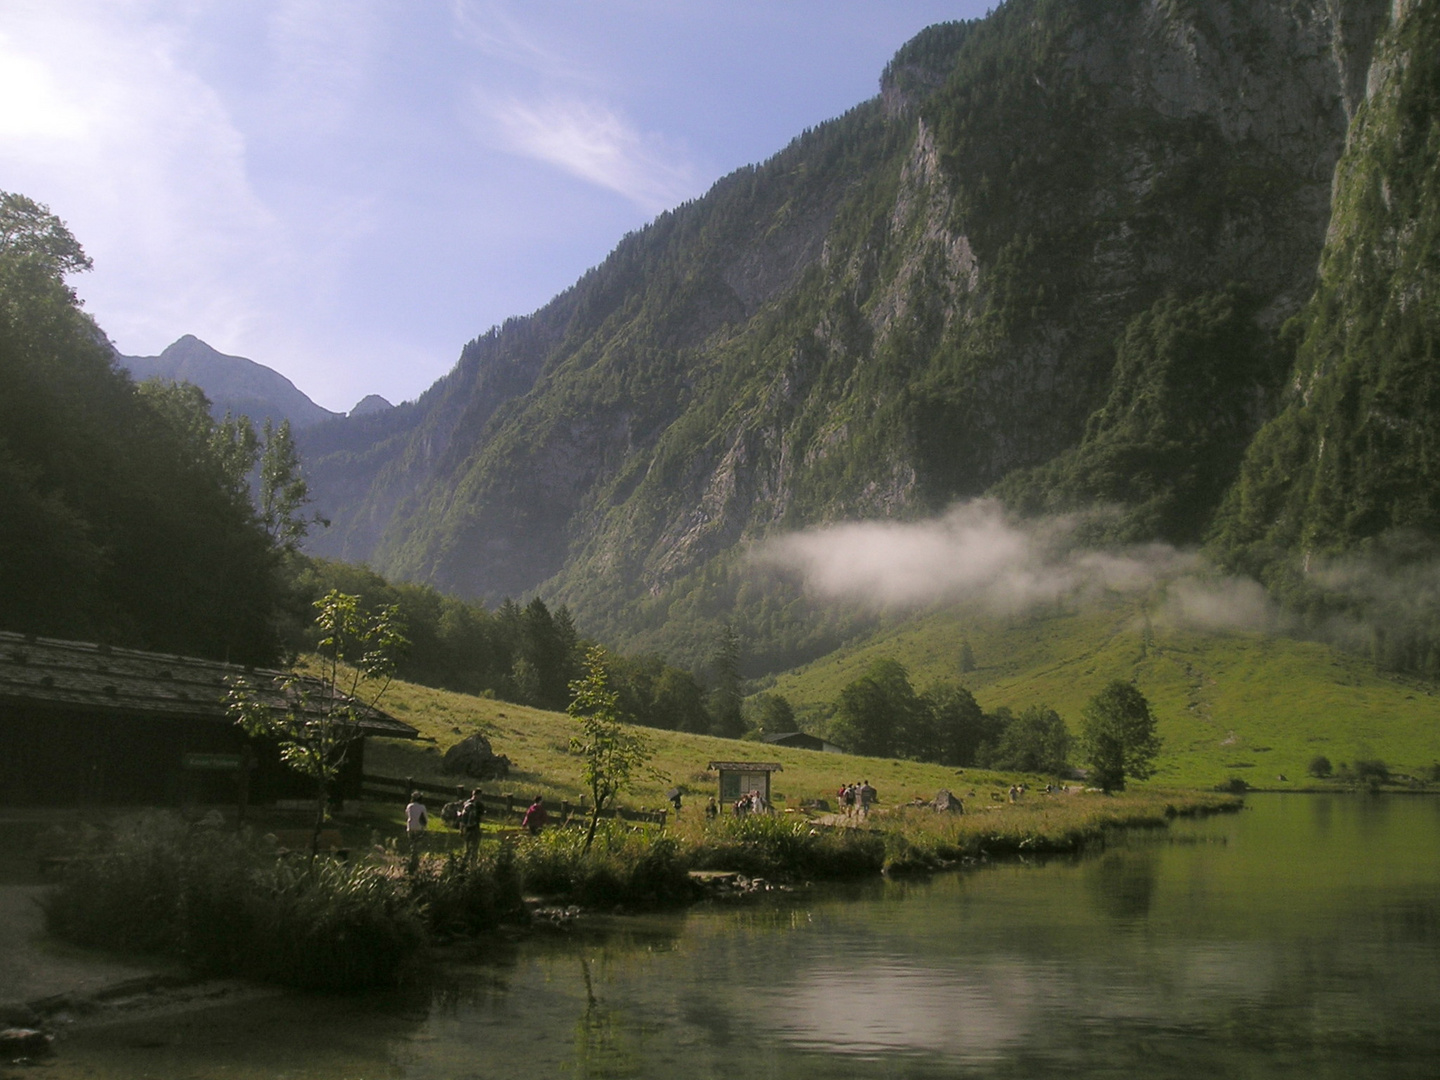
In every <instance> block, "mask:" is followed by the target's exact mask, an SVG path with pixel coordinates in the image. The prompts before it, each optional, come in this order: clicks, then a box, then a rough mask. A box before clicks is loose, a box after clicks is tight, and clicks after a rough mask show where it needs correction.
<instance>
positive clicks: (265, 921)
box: [45, 813, 425, 990]
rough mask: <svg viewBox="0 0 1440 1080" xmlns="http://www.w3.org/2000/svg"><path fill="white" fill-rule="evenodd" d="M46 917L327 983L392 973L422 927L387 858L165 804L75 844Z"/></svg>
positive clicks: (211, 960)
mask: <svg viewBox="0 0 1440 1080" xmlns="http://www.w3.org/2000/svg"><path fill="white" fill-rule="evenodd" d="M45 916H46V924H47V927H48V928H49V930H50V932H51V933H53V934H55V935H56V936H57V937H61V938H64V939H66V940H69V941H73V942H76V943H78V944H82V945H91V946H99V947H104V948H110V949H118V950H123V951H133V952H145V953H158V954H163V955H170V956H174V957H177V958H179V959H181V960H184V961H185V962H186V963H187V964H188V965H190V966H191V967H192V968H194V969H195V970H197V971H200V972H206V973H236V974H242V975H247V976H251V977H254V978H258V979H263V980H266V981H271V982H279V983H282V984H285V985H288V986H296V987H301V988H306V989H324V990H339V989H354V988H359V987H365V986H376V985H382V984H386V983H392V982H394V981H395V980H396V979H397V978H398V976H399V974H400V972H401V970H402V968H403V966H404V965H405V963H406V961H407V960H408V959H409V958H410V957H412V956H413V955H414V954H415V952H416V949H417V947H418V946H419V945H420V943H421V942H422V941H423V940H424V936H425V927H424V924H423V922H422V918H421V911H420V909H419V908H418V907H417V905H416V904H415V903H414V900H413V898H412V897H411V896H410V894H409V890H408V886H406V885H405V883H404V882H402V881H398V880H397V879H396V878H395V877H394V876H392V875H390V874H388V873H387V872H386V871H385V869H384V868H383V867H380V866H376V865H372V864H367V863H359V864H355V865H349V864H345V863H338V862H332V861H328V860H319V861H316V862H314V863H311V862H309V861H308V860H299V861H295V860H290V859H284V858H278V857H276V855H275V853H274V852H273V851H272V850H270V849H269V848H268V847H267V846H266V845H264V844H263V843H261V842H259V841H256V840H254V839H253V838H251V837H249V836H248V835H245V834H235V833H225V832H222V831H219V830H214V829H198V828H195V827H193V826H189V825H186V824H185V823H184V822H183V821H181V820H180V819H179V818H177V817H174V816H172V815H166V814H162V813H149V814H142V815H139V816H137V817H134V818H130V819H126V820H124V821H121V822H120V823H119V824H118V825H117V827H116V829H115V831H114V833H113V836H112V837H111V839H110V841H109V842H108V843H107V844H104V845H103V846H97V847H96V848H93V849H91V850H86V851H81V852H80V853H79V855H78V857H77V858H76V859H74V860H73V861H72V863H71V865H70V866H69V868H68V869H67V871H66V873H65V876H64V878H63V880H62V882H61V884H60V886H59V888H57V889H55V890H53V891H51V892H50V893H49V894H48V895H47V896H46V899H45Z"/></svg>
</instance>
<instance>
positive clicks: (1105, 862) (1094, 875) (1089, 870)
mask: <svg viewBox="0 0 1440 1080" xmlns="http://www.w3.org/2000/svg"><path fill="white" fill-rule="evenodd" d="M1083 873H1084V876H1085V885H1086V888H1087V889H1088V890H1089V893H1090V899H1091V902H1092V903H1094V905H1095V910H1097V911H1099V912H1100V913H1101V914H1102V915H1105V916H1106V917H1107V918H1111V919H1114V920H1115V921H1116V922H1121V923H1130V922H1135V921H1137V920H1140V919H1143V918H1145V916H1147V915H1148V914H1150V905H1151V903H1152V902H1153V900H1154V897H1155V886H1156V882H1157V880H1158V877H1159V873H1160V863H1159V858H1158V857H1157V856H1156V854H1155V852H1154V851H1152V850H1148V849H1145V848H1140V849H1137V850H1124V849H1122V850H1119V851H1113V850H1112V851H1105V852H1104V853H1103V854H1101V855H1100V856H1099V857H1098V858H1095V859H1093V860H1091V861H1090V863H1089V864H1088V865H1087V866H1086V867H1085V869H1084V871H1083Z"/></svg>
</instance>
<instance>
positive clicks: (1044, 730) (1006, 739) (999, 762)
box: [982, 705, 1070, 776]
mask: <svg viewBox="0 0 1440 1080" xmlns="http://www.w3.org/2000/svg"><path fill="white" fill-rule="evenodd" d="M1069 758H1070V730H1069V729H1068V728H1067V727H1066V726H1065V721H1064V720H1062V719H1061V718H1060V714H1059V713H1057V712H1056V711H1055V710H1054V709H1051V708H1048V707H1046V706H1044V705H1031V706H1029V707H1028V708H1026V709H1025V710H1024V711H1022V712H1021V713H1020V715H1019V716H1016V717H1014V718H1013V719H1011V720H1010V721H1009V723H1007V724H1006V725H1005V728H1004V730H1003V731H1002V732H1001V733H1000V738H999V740H998V741H997V743H996V744H995V748H994V750H993V751H991V752H990V753H989V754H988V755H987V757H986V760H984V761H983V762H982V764H983V765H985V766H986V767H987V768H991V769H1010V770H1014V771H1016V772H1027V773H1041V774H1044V775H1049V776H1059V775H1062V774H1063V773H1065V771H1066V770H1067V769H1068V767H1069Z"/></svg>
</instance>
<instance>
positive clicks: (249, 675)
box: [0, 631, 419, 739]
mask: <svg viewBox="0 0 1440 1080" xmlns="http://www.w3.org/2000/svg"><path fill="white" fill-rule="evenodd" d="M285 675H286V673H285V672H281V671H273V670H270V669H267V668H245V667H241V666H240V665H238V664H224V663H221V662H219V661H217V660H200V659H197V658H196V657H193V656H173V655H170V654H168V653H153V652H143V651H141V650H139V649H122V648H117V647H114V646H110V645H97V644H93V643H88V642H81V641H61V640H59V639H56V638H44V637H35V636H32V635H26V634H16V633H11V632H8V631H0V705H4V704H12V705H13V704H33V705H43V706H50V707H70V708H77V709H85V710H87V711H88V710H99V711H105V712H115V713H117V714H128V715H136V716H175V717H192V718H195V719H204V720H213V721H216V722H219V723H231V722H232V721H231V718H230V715H229V713H228V712H227V711H226V702H225V698H226V695H227V694H228V693H229V692H230V688H231V685H232V684H233V682H234V681H235V680H236V679H237V678H243V679H244V680H245V681H246V682H247V683H248V684H249V685H250V687H251V688H252V690H253V691H254V692H255V694H256V696H257V697H258V698H259V699H260V700H262V701H264V702H265V703H266V704H267V705H269V706H271V707H272V708H275V709H282V708H284V707H285V705H286V699H285V696H284V689H283V686H282V680H283V679H284V678H285ZM304 681H305V682H306V683H308V684H309V685H308V689H309V690H310V692H311V693H312V694H314V695H315V696H316V697H317V698H318V697H319V696H320V690H321V684H320V682H319V681H318V680H315V679H307V680H304ZM360 728H361V730H362V731H363V732H364V733H365V734H366V735H383V736H386V737H389V738H399V739H413V738H415V737H416V736H417V735H419V732H417V731H416V730H415V729H414V728H413V727H411V726H410V725H409V724H406V723H404V722H403V721H400V720H396V719H395V718H394V717H393V716H391V715H390V714H389V713H386V712H383V711H382V710H380V709H373V708H372V709H366V710H364V711H363V713H362V719H361V721H360Z"/></svg>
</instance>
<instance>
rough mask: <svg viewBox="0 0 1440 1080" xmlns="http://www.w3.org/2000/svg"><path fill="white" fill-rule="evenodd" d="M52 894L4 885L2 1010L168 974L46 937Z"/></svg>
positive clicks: (0, 905)
mask: <svg viewBox="0 0 1440 1080" xmlns="http://www.w3.org/2000/svg"><path fill="white" fill-rule="evenodd" d="M46 888H47V886H44V885H0V1007H3V1008H6V1009H13V1008H14V1007H15V1006H17V1005H21V1004H25V1003H32V1002H36V1001H39V1000H42V999H44V998H50V997H55V996H57V995H62V994H63V995H75V996H77V997H89V996H92V995H94V994H96V993H98V992H101V991H103V990H105V989H106V988H107V987H111V986H115V985H117V984H120V983H126V982H129V981H131V980H134V979H139V978H143V977H145V976H150V975H156V974H162V973H165V972H166V971H167V970H168V969H166V968H164V967H162V966H160V965H148V966H147V965H144V964H136V963H129V962H126V961H122V960H116V959H113V958H110V957H106V956H101V955H98V954H96V953H92V952H90V951H88V950H85V949H78V948H75V947H73V946H69V945H65V944H64V943H62V942H58V941H55V940H53V939H51V938H48V937H46V935H45V922H44V918H43V916H42V913H41V911H40V904H39V899H40V897H41V895H42V894H43V893H44V891H45V889H46ZM0 1019H3V1016H0Z"/></svg>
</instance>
